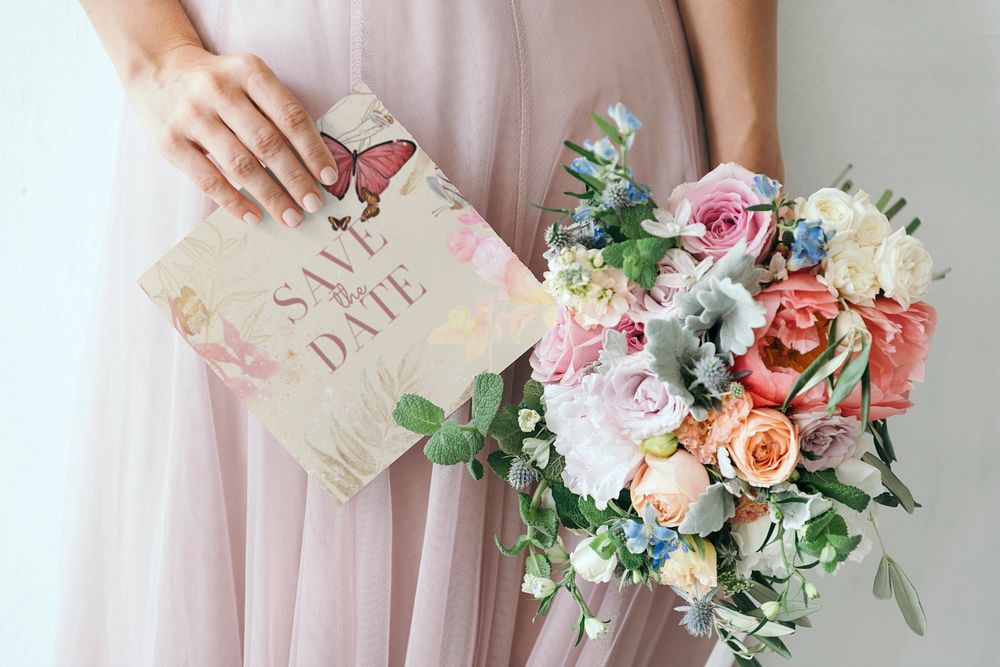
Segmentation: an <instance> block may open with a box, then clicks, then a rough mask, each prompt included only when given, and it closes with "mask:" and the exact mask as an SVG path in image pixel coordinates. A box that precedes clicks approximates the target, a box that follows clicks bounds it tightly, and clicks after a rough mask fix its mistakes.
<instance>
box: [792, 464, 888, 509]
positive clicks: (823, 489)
mask: <svg viewBox="0 0 1000 667" xmlns="http://www.w3.org/2000/svg"><path fill="white" fill-rule="evenodd" d="M799 479H800V480H801V483H802V484H804V485H806V486H811V487H812V488H813V489H815V490H816V491H818V492H819V493H822V494H823V495H824V496H826V497H827V498H830V499H831V500H836V501H837V502H839V503H843V504H844V505H847V506H848V507H850V508H851V509H852V510H854V511H855V512H863V511H864V509H865V508H866V507H868V502H869V501H870V500H871V496H869V495H868V494H867V493H865V492H864V491H862V490H861V489H859V488H858V487H856V486H851V485H850V484H844V483H843V482H841V481H839V480H838V479H837V473H836V472H834V471H833V470H830V469H827V470H820V471H818V472H804V471H800V477H799Z"/></svg>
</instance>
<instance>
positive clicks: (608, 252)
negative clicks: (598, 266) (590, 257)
mask: <svg viewBox="0 0 1000 667" xmlns="http://www.w3.org/2000/svg"><path fill="white" fill-rule="evenodd" d="M629 243H630V241H622V242H620V243H612V244H610V245H606V246H604V248H602V249H601V258H602V259H604V263H605V264H607V265H608V266H613V267H615V268H616V269H620V268H622V264H623V262H624V261H625V250H626V248H627V247H628V245H629Z"/></svg>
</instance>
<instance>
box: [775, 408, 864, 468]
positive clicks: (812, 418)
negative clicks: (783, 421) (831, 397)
mask: <svg viewBox="0 0 1000 667" xmlns="http://www.w3.org/2000/svg"><path fill="white" fill-rule="evenodd" d="M792 421H793V422H795V424H796V425H797V426H798V427H799V448H800V449H801V451H802V461H801V463H802V467H803V468H805V469H806V470H808V471H809V472H816V471H817V470H824V469H826V468H836V467H837V466H839V465H840V464H841V463H843V462H844V461H846V460H847V459H849V458H851V457H852V456H854V452H855V451H856V450H857V448H858V440H860V438H861V422H860V421H859V420H858V419H857V418H856V417H845V416H843V415H833V416H832V417H827V415H826V413H825V412H803V413H799V414H796V415H792ZM807 452H808V453H809V456H806V453H807ZM817 457H818V458H817Z"/></svg>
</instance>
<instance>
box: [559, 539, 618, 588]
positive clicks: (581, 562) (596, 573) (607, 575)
mask: <svg viewBox="0 0 1000 667" xmlns="http://www.w3.org/2000/svg"><path fill="white" fill-rule="evenodd" d="M598 539H603V537H602V536H597V537H588V538H586V539H584V540H583V541H582V542H580V544H578V545H577V547H576V549H574V550H573V555H572V556H570V557H569V562H570V563H571V564H572V565H573V569H574V570H576V573H577V574H579V575H580V576H581V577H583V578H584V579H586V580H587V581H591V582H593V583H595V584H606V583H608V582H609V581H611V578H612V577H613V576H614V575H615V567H616V566H617V565H618V556H616V555H615V554H614V553H612V554H611V557H610V558H608V559H605V558H602V557H601V555H600V554H599V553H597V551H596V550H595V549H594V548H593V547H592V546H591V545H592V544H593V542H594V541H595V540H598Z"/></svg>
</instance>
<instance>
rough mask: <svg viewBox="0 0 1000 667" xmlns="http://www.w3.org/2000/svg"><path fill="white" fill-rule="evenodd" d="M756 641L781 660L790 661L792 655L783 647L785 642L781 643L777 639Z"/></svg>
mask: <svg viewBox="0 0 1000 667" xmlns="http://www.w3.org/2000/svg"><path fill="white" fill-rule="evenodd" d="M757 639H758V640H760V643H761V644H763V645H764V646H766V647H768V648H769V649H771V650H772V651H774V652H775V653H777V654H778V655H780V656H781V657H782V658H785V659H787V660H791V659H792V653H791V652H790V651H789V650H788V647H787V646H785V642H783V641H781V640H780V639H778V638H777V637H757Z"/></svg>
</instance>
